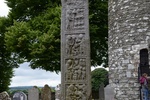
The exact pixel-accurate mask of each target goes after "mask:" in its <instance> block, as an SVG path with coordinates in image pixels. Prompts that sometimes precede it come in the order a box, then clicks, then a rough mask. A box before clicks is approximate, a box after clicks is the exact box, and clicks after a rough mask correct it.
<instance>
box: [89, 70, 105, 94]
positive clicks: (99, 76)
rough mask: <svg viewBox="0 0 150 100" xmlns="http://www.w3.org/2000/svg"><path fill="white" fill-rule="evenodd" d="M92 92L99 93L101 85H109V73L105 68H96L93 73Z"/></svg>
mask: <svg viewBox="0 0 150 100" xmlns="http://www.w3.org/2000/svg"><path fill="white" fill-rule="evenodd" d="M91 80H92V90H94V91H98V90H99V87H100V84H104V86H106V85H108V71H107V70H106V69H104V68H96V69H95V70H93V71H92V73H91Z"/></svg>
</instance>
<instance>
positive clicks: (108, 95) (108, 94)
mask: <svg viewBox="0 0 150 100" xmlns="http://www.w3.org/2000/svg"><path fill="white" fill-rule="evenodd" d="M104 91H105V100H114V88H112V87H111V86H110V85H107V86H106V87H105V88H104Z"/></svg>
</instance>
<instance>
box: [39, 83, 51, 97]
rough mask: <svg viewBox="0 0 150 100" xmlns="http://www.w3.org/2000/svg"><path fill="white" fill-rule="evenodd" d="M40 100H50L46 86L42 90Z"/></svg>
mask: <svg viewBox="0 0 150 100" xmlns="http://www.w3.org/2000/svg"><path fill="white" fill-rule="evenodd" d="M41 98H42V100H51V88H50V87H49V86H48V85H45V86H44V88H42V93H41Z"/></svg>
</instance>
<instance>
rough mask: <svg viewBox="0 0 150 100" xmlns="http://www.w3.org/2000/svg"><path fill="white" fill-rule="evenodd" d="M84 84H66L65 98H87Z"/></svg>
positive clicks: (77, 99)
mask: <svg viewBox="0 0 150 100" xmlns="http://www.w3.org/2000/svg"><path fill="white" fill-rule="evenodd" d="M86 96H87V95H86V85H85V84H68V85H66V96H65V97H66V100H87V98H86Z"/></svg>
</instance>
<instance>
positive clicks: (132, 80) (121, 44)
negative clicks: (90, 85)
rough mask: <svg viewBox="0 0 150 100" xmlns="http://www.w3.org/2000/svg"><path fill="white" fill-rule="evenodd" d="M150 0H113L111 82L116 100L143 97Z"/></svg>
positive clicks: (149, 32)
mask: <svg viewBox="0 0 150 100" xmlns="http://www.w3.org/2000/svg"><path fill="white" fill-rule="evenodd" d="M149 5H150V1H149V0H109V79H110V80H109V83H110V84H111V86H112V87H114V88H115V89H114V91H115V100H140V91H139V87H140V84H139V82H138V75H139V74H138V71H139V70H138V68H139V63H140V50H141V49H148V50H149V39H150V6H149Z"/></svg>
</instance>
